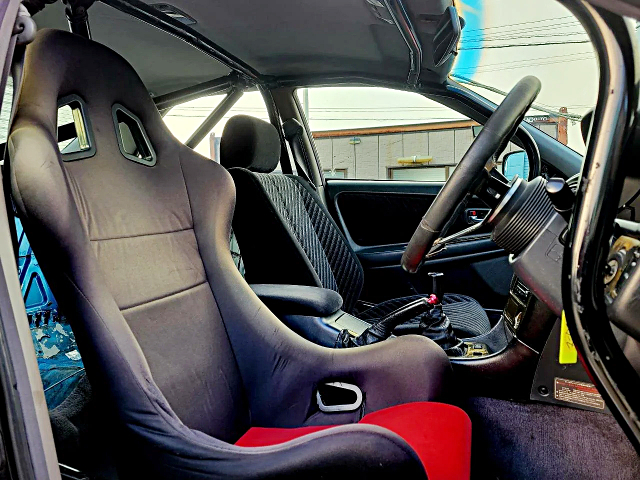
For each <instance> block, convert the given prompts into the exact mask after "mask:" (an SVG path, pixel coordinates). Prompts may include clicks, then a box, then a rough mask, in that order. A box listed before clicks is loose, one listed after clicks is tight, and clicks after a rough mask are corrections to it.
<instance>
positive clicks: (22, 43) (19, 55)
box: [2, 4, 37, 263]
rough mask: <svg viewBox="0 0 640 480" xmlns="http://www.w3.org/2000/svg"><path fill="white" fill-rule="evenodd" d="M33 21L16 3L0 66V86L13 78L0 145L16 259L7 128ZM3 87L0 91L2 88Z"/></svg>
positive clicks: (32, 33)
mask: <svg viewBox="0 0 640 480" xmlns="http://www.w3.org/2000/svg"><path fill="white" fill-rule="evenodd" d="M36 31H37V27H36V23H35V22H34V21H33V19H32V18H31V15H30V14H29V11H28V10H27V7H25V6H24V5H22V4H21V5H20V7H19V9H18V14H17V15H16V23H15V26H14V27H13V35H12V36H11V40H10V43H9V50H8V51H7V58H6V59H5V64H4V68H3V71H2V78H3V79H4V80H5V85H3V87H4V88H6V80H7V79H8V78H9V73H11V77H12V78H13V99H12V103H11V114H10V115H9V123H8V124H7V142H6V143H5V145H4V152H2V159H3V163H2V186H3V189H4V200H5V207H6V209H7V217H8V219H9V232H10V233H11V242H12V243H13V253H14V256H15V258H16V263H17V262H18V259H19V254H20V252H19V245H18V232H17V231H16V222H15V220H14V216H15V214H14V208H13V201H12V199H11V194H10V192H11V183H10V181H9V175H8V172H9V168H10V165H9V162H10V161H11V160H10V158H9V141H8V137H9V132H10V131H11V126H12V125H13V120H14V117H15V115H16V110H17V108H18V99H19V98H20V92H21V91H22V77H23V75H22V74H23V71H24V54H25V49H26V46H27V45H28V44H29V43H31V42H32V41H33V40H34V38H35V36H36ZM4 88H3V89H2V91H3V92H4Z"/></svg>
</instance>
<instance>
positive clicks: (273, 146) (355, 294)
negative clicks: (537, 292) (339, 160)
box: [220, 115, 491, 338]
mask: <svg viewBox="0 0 640 480" xmlns="http://www.w3.org/2000/svg"><path fill="white" fill-rule="evenodd" d="M220 149H221V163H222V165H223V166H225V167H226V168H228V169H229V172H230V173H231V175H232V176H233V179H234V181H235V183H236V190H237V192H236V193H237V200H236V202H237V206H236V214H235V217H234V221H233V225H234V232H235V234H236V235H237V243H238V245H239V248H240V249H241V251H242V260H243V262H244V265H243V266H244V267H245V268H246V275H247V280H248V281H249V283H282V284H293V285H312V286H318V287H324V288H328V289H331V290H334V291H336V292H338V293H340V295H341V296H342V298H343V300H344V305H343V309H344V310H345V311H347V312H350V313H354V314H356V315H357V316H358V317H359V318H362V319H363V320H365V321H368V322H371V323H373V322H375V321H376V320H377V319H379V318H381V317H383V316H384V315H386V314H387V313H390V312H391V311H393V310H395V309H397V308H399V307H401V306H402V305H406V304H407V303H409V302H410V301H412V300H415V299H416V298H419V297H420V295H417V296H411V297H403V298H396V299H391V300H388V301H385V302H382V303H380V304H378V305H376V306H375V307H372V308H370V309H368V310H360V311H357V307H356V302H357V301H358V299H359V297H360V293H361V290H362V286H363V282H364V274H363V270H362V266H361V265H360V262H359V260H358V257H357V256H356V254H355V252H354V251H353V250H352V249H351V247H350V246H349V244H348V242H347V240H346V239H345V237H344V236H343V235H342V233H341V231H340V228H339V227H338V225H336V223H335V222H334V221H333V219H332V218H331V215H330V214H329V212H328V211H327V209H326V208H325V206H324V205H323V203H322V202H321V200H320V198H319V197H318V195H317V193H316V192H315V191H314V189H313V188H312V187H311V186H310V185H309V183H307V182H306V181H305V180H303V179H302V178H300V177H298V176H295V175H283V174H280V173H272V172H273V170H274V169H275V168H276V167H277V165H278V162H279V159H280V142H279V138H278V134H277V132H276V130H275V128H274V127H273V126H272V125H270V124H269V123H266V122H263V121H261V120H258V119H256V118H253V117H249V116H242V115H240V116H236V117H233V118H231V119H230V120H229V122H227V125H226V126H225V130H224V132H223V136H222V141H221V145H220ZM443 305H444V306H443V308H444V311H445V313H446V314H447V316H448V317H449V319H450V320H451V324H452V325H453V328H454V329H455V330H456V332H457V333H458V335H459V336H461V337H462V338H471V337H476V336H479V335H482V334H484V333H486V332H488V331H489V330H490V328H491V326H490V322H489V319H488V317H487V314H486V313H485V311H484V310H483V308H482V307H481V306H480V304H479V303H478V302H477V301H476V300H474V299H473V298H471V297H467V296H464V295H457V294H447V295H445V298H444V300H443ZM412 322H419V318H416V319H414V320H413V321H412Z"/></svg>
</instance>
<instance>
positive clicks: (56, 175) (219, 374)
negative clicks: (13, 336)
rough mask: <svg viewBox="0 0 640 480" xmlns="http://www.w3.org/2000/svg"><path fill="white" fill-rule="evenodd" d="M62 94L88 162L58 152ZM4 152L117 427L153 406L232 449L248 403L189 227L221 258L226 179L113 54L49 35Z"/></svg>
mask: <svg viewBox="0 0 640 480" xmlns="http://www.w3.org/2000/svg"><path fill="white" fill-rule="evenodd" d="M70 95H72V96H73V97H72V98H76V99H78V101H79V102H81V103H82V107H83V116H84V117H85V124H86V127H87V130H89V133H88V137H89V139H90V141H91V142H94V145H92V146H91V147H92V148H91V149H88V152H89V153H88V154H87V155H86V156H84V158H73V159H70V158H65V157H69V156H67V155H61V153H60V151H59V149H58V145H57V139H56V133H57V127H56V126H57V111H58V103H59V101H60V99H63V98H69V96H70ZM116 106H117V108H118V109H119V110H117V109H116V108H115V107H116ZM116 110H117V111H116ZM119 112H120V113H119ZM121 112H125V114H122V113H121ZM123 119H124V121H125V122H124V123H126V122H128V126H127V127H123V126H122V124H121V123H123V122H121V120H123ZM132 119H133V120H132ZM136 119H137V120H138V121H139V125H138V127H139V129H138V128H137V127H136V125H135V123H136V121H135V120H136ZM140 134H142V140H141V139H140V138H139V137H140ZM145 138H146V139H147V143H148V144H147V145H146V147H148V151H146V152H145V148H144V147H145V145H144V142H145V140H144V139H145ZM136 142H138V143H139V142H143V143H141V144H139V145H138V146H140V147H142V148H140V149H139V150H140V151H137V150H136V149H135V148H134V147H133V146H132V145H133V144H135V143H136ZM8 145H9V150H10V156H11V174H12V184H13V185H12V187H13V196H14V199H15V201H16V204H17V208H18V211H19V215H20V217H21V218H22V219H23V221H24V225H25V229H26V231H27V233H28V235H29V238H30V239H32V244H33V248H34V250H35V251H36V252H37V254H38V258H39V259H40V261H41V263H42V264H43V268H44V270H45V273H46V274H47V277H48V278H49V279H50V280H51V283H52V287H53V290H54V293H55V294H56V297H57V298H58V300H59V302H60V303H61V305H62V308H64V310H65V312H66V313H67V316H68V317H69V318H70V319H71V321H72V326H73V328H74V330H75V331H76V336H77V338H78V344H79V347H80V351H81V354H82V355H83V359H84V360H85V364H86V365H87V371H88V373H89V378H90V380H91V381H92V385H93V387H94V390H97V391H98V395H102V396H108V397H109V398H111V399H112V401H114V402H117V403H118V405H119V408H120V414H121V415H124V417H125V418H124V420H125V422H126V423H129V424H130V423H137V424H138V425H140V424H142V423H144V422H143V421H141V417H140V416H143V417H144V416H147V417H149V416H151V415H154V414H156V413H157V411H158V409H160V410H164V413H163V415H165V416H170V417H172V418H173V420H175V421H178V419H179V420H180V421H181V422H183V423H184V424H185V425H186V426H188V427H190V428H192V429H196V430H199V431H202V432H205V433H207V434H210V435H212V436H214V437H216V438H219V439H223V440H227V441H233V440H235V439H237V438H238V437H239V436H240V435H241V434H242V433H243V432H244V431H245V430H246V429H247V428H248V425H249V411H248V407H247V400H246V398H245V391H244V388H243V384H242V381H241V374H240V371H239V367H238V364H237V362H236V359H235V356H234V352H233V349H232V347H231V344H230V341H229V336H228V333H227V331H226V328H225V324H224V322H223V321H222V317H221V311H220V308H219V305H218V304H217V302H216V298H215V295H214V292H213V290H212V286H211V284H210V282H211V278H210V277H209V276H208V273H207V271H206V268H205V265H204V264H203V259H202V256H203V252H202V249H201V247H200V245H199V239H198V238H197V237H198V234H197V233H196V231H195V230H194V226H195V225H196V224H197V223H198V222H200V224H201V225H202V226H203V228H204V227H206V228H207V229H209V230H210V232H211V238H212V239H215V242H212V241H209V240H208V241H207V246H206V249H209V250H210V249H211V248H218V245H217V242H218V240H219V241H220V242H221V243H220V245H219V246H220V247H221V250H219V251H218V250H216V255H222V256H224V255H226V254H225V253H224V249H225V248H226V249H227V250H228V242H229V225H228V223H229V217H230V215H231V214H232V211H233V201H234V188H233V184H232V182H231V179H230V178H229V176H228V174H227V173H226V172H225V171H224V170H223V169H222V168H221V167H219V166H218V165H217V164H215V163H214V162H212V161H210V160H208V159H205V158H203V157H200V156H199V155H197V154H196V153H194V152H193V151H192V150H190V149H188V148H187V147H184V146H183V145H181V144H180V143H179V142H178V141H177V140H176V139H175V138H173V137H172V135H171V134H170V133H169V131H168V130H167V128H166V127H165V125H164V122H163V120H162V118H161V117H160V115H159V113H158V111H157V109H156V107H155V105H154V104H153V101H152V100H151V98H150V96H149V94H148V92H147V90H146V88H145V87H144V85H143V83H142V81H141V80H140V79H139V78H138V76H137V74H136V73H135V72H134V70H133V69H132V68H131V66H130V65H128V64H127V63H126V62H125V61H124V60H123V59H122V58H121V57H119V56H118V55H117V54H115V53H114V52H112V51H111V50H109V49H107V48H106V47H103V46H101V45H99V44H97V43H95V42H92V41H89V40H85V39H84V38H81V37H78V36H76V35H73V34H70V33H67V32H61V31H54V30H43V31H41V32H39V33H38V35H37V38H36V40H35V41H34V42H33V43H32V44H31V45H30V46H29V47H28V49H27V54H26V60H25V73H24V84H23V89H22V93H21V96H20V99H19V102H18V106H17V114H16V117H15V122H14V124H13V127H12V129H11V133H10V137H9V140H8ZM92 149H94V150H95V153H94V154H93V155H91V150H92ZM81 156H82V155H81ZM143 157H146V158H143ZM151 157H153V159H152V160H151V161H150V160H149V158H151ZM145 162H146V163H145ZM152 164H153V165H152ZM199 182H203V183H206V188H207V189H211V190H212V191H211V192H210V193H209V194H208V196H207V195H205V196H207V198H209V199H215V202H210V205H208V206H207V209H204V208H201V207H200V206H199V205H196V202H197V201H198V200H194V199H193V196H194V195H195V194H196V193H197V192H199V189H201V188H205V185H202V186H200V185H199ZM199 195H200V196H202V195H201V194H199ZM196 210H197V211H196ZM198 215H201V217H200V218H199V217H198ZM202 215H206V217H207V218H203V217H202ZM225 237H226V238H225ZM200 243H201V242H200ZM210 243H215V244H216V245H209V244H210ZM225 245H226V247H225ZM206 249H205V250H206ZM205 254H209V255H210V256H211V255H212V253H211V251H209V252H208V253H207V252H205ZM226 260H227V259H226V257H225V259H224V260H220V261H218V260H215V259H214V260H213V261H216V262H218V263H219V262H222V263H223V264H224V262H225V261H226ZM229 261H231V259H230V256H229ZM231 266H233V263H232V261H231ZM220 287H222V285H220ZM176 416H177V417H176ZM145 421H146V420H145ZM158 428H160V427H158Z"/></svg>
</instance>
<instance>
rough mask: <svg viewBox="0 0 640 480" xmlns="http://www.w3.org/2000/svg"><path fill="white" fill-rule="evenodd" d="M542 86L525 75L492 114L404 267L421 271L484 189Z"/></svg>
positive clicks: (419, 230) (420, 228) (412, 246)
mask: <svg viewBox="0 0 640 480" xmlns="http://www.w3.org/2000/svg"><path fill="white" fill-rule="evenodd" d="M540 87H541V84H540V80H538V79H537V78H536V77H533V76H528V77H524V78H523V79H522V80H520V81H519V82H518V83H517V84H516V85H515V86H514V87H513V88H512V89H511V91H510V92H509V94H508V95H507V96H506V97H505V98H504V100H503V101H502V103H501V104H500V105H499V106H498V108H497V109H496V110H495V111H494V112H493V114H492V115H491V116H490V117H489V119H488V120H487V123H485V125H484V127H483V128H482V130H480V133H479V134H478V136H477V137H476V139H475V140H474V141H473V143H472V144H471V146H470V147H469V150H467V153H465V154H464V157H462V160H460V163H459V164H458V166H457V167H456V169H455V170H454V171H453V174H452V175H451V177H450V178H449V180H448V181H447V183H446V184H445V185H444V187H442V190H440V193H439V194H438V196H437V197H436V199H435V200H434V201H433V203H432V204H431V206H430V207H429V210H427V213H425V215H424V217H422V221H421V222H420V224H419V225H418V228H416V231H415V232H414V233H413V236H412V237H411V240H410V241H409V245H407V249H406V250H405V251H404V254H403V255H402V268H404V269H405V270H406V271H407V272H409V273H415V272H417V271H418V269H419V268H420V265H421V264H422V261H423V260H424V258H425V254H426V253H428V252H429V250H431V247H432V246H433V244H434V242H435V241H436V240H437V239H438V238H439V237H440V235H441V234H442V231H443V229H444V228H445V225H447V222H448V220H449V218H450V217H451V216H452V214H454V212H456V210H457V207H458V205H460V204H461V202H463V200H464V199H465V197H466V196H467V195H468V194H469V193H470V192H472V191H476V190H477V189H478V188H481V187H482V183H483V181H485V182H486V179H487V178H488V175H483V169H486V171H487V172H489V173H490V171H491V170H492V169H493V168H494V167H495V162H494V161H493V157H494V155H495V153H496V152H499V151H501V150H502V149H504V147H505V146H506V145H507V142H509V140H510V139H511V137H512V136H513V134H514V133H515V131H516V129H517V128H518V126H519V125H520V122H522V119H523V118H524V116H525V114H526V112H527V110H529V108H531V105H532V104H533V102H534V100H535V99H536V97H537V96H538V93H539V92H540Z"/></svg>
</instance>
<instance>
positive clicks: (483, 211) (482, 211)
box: [464, 208, 491, 225]
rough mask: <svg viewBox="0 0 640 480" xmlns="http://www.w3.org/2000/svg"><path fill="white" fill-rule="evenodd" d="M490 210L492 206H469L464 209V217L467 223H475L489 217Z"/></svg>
mask: <svg viewBox="0 0 640 480" xmlns="http://www.w3.org/2000/svg"><path fill="white" fill-rule="evenodd" d="M490 211H491V209H490V208H467V209H466V210H465V211H464V219H465V220H466V222H467V224H469V225H474V224H476V223H480V222H481V221H483V220H484V219H485V218H487V215H489V212H490Z"/></svg>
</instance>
